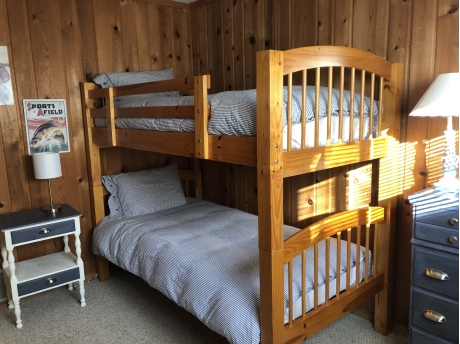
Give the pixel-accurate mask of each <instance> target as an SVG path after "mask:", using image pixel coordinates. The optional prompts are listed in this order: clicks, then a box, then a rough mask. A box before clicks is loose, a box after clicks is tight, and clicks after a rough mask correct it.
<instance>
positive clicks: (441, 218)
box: [415, 210, 458, 230]
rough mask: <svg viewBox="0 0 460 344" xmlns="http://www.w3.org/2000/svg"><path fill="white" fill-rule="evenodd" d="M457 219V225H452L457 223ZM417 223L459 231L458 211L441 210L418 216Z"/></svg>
mask: <svg viewBox="0 0 460 344" xmlns="http://www.w3.org/2000/svg"><path fill="white" fill-rule="evenodd" d="M455 219H456V220H457V221H456V223H452V222H455V221H454V220H455ZM451 220H452V222H451ZM415 221H417V222H423V223H426V224H430V225H435V226H441V227H447V228H452V229H456V230H458V211H452V210H439V211H430V212H428V213H425V214H421V215H420V214H416V216H415Z"/></svg>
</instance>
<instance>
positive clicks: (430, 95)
mask: <svg viewBox="0 0 460 344" xmlns="http://www.w3.org/2000/svg"><path fill="white" fill-rule="evenodd" d="M459 97H460V74H459V73H446V74H439V75H438V76H437V77H436V79H434V81H433V83H432V84H431V85H430V87H429V88H428V90H427V91H426V92H425V94H424V95H423V97H422V98H421V99H420V100H419V102H418V103H417V105H415V107H414V109H413V110H412V112H411V113H410V114H409V116H424V117H435V116H436V117H449V116H456V117H458V116H459V112H460V107H459V106H458V101H459Z"/></svg>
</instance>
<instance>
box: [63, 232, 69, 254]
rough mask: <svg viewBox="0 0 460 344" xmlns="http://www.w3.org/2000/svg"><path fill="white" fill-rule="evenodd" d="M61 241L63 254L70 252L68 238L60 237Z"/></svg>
mask: <svg viewBox="0 0 460 344" xmlns="http://www.w3.org/2000/svg"><path fill="white" fill-rule="evenodd" d="M62 241H64V252H70V247H69V236H68V235H64V236H63V237H62Z"/></svg>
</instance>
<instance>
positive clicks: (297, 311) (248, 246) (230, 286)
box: [93, 165, 384, 343]
mask: <svg viewBox="0 0 460 344" xmlns="http://www.w3.org/2000/svg"><path fill="white" fill-rule="evenodd" d="M102 180H103V183H104V185H105V187H106V188H107V189H108V191H109V192H110V197H109V204H108V205H109V208H110V211H111V212H110V214H109V216H107V217H106V218H104V220H102V221H101V222H100V224H99V225H98V226H97V227H96V229H95V231H94V246H93V250H94V253H95V254H97V255H100V256H103V257H105V258H106V259H108V260H109V261H111V262H112V263H114V264H116V265H117V266H119V267H121V268H123V269H125V270H127V271H130V272H131V273H134V274H135V275H138V276H140V277H141V278H143V279H144V280H145V281H146V282H148V283H149V284H150V285H151V286H152V287H154V288H155V289H157V290H159V291H161V292H162V293H163V294H165V295H166V296H167V297H168V298H170V299H171V300H173V301H175V302H176V303H177V304H179V305H180V306H182V307H183V308H185V309H186V310H188V311H189V312H191V313H192V314H194V315H195V316H196V317H197V318H198V319H200V320H201V321H202V322H203V323H204V324H205V325H207V326H208V327H209V328H210V329H212V330H214V331H216V332H217V333H219V334H221V335H223V336H224V337H226V338H227V340H228V341H229V342H230V343H259V342H260V340H261V333H260V317H261V315H260V294H261V292H263V291H264V288H266V286H265V285H261V284H260V268H259V249H258V241H259V238H258V218H257V216H255V215H252V214H248V213H245V212H242V211H239V210H236V209H232V208H228V207H224V206H221V205H217V204H214V203H210V202H207V201H204V200H200V199H196V198H185V196H184V195H183V192H182V190H181V184H180V180H179V175H178V173H177V168H176V167H175V166H174V165H170V166H166V167H163V168H160V169H153V170H146V171H139V172H131V173H123V174H118V175H113V176H104V177H103V178H102ZM383 219H384V211H383V208H380V207H371V208H363V209H358V210H352V211H347V212H343V213H339V214H336V215H332V216H330V217H328V218H325V219H323V220H322V221H321V222H318V223H316V224H313V225H311V226H308V227H306V228H304V229H298V228H295V227H291V226H284V247H283V255H284V261H285V266H284V274H283V275H282V276H279V278H281V279H282V280H283V285H284V299H283V300H278V301H279V303H280V304H279V305H277V306H276V307H275V305H272V306H273V307H275V308H277V307H278V306H279V307H282V308H283V318H284V328H285V335H284V338H285V340H284V342H292V343H295V342H300V341H302V340H304V339H305V338H306V337H308V336H310V335H312V334H314V333H316V332H317V331H319V330H320V329H321V328H322V327H321V326H323V327H324V324H325V323H327V322H328V321H330V319H334V320H335V319H336V318H337V317H338V316H340V315H343V314H346V313H347V312H349V311H351V310H352V309H353V308H355V307H357V306H358V305H359V304H360V303H362V302H363V301H365V300H367V299H368V298H370V297H372V296H373V295H375V294H376V293H377V292H379V291H381V290H382V289H383V274H382V273H377V271H376V269H375V266H376V265H375V264H376V260H377V259H379V257H378V254H379V252H376V251H375V247H374V245H373V238H375V237H376V236H375V235H372V234H373V233H372V232H374V231H375V230H376V226H374V225H371V224H373V223H377V222H381V221H383ZM374 227H375V228H374ZM371 229H373V231H371ZM374 234H375V233H374ZM357 252H359V254H358V255H357V254H356V253H357ZM357 256H358V257H359V258H358V259H357V258H356V257H357ZM338 257H340V258H339V259H338ZM326 272H327V273H326ZM357 272H359V273H358V274H357ZM357 277H358V281H356V278H357ZM325 295H328V297H327V298H326V297H325Z"/></svg>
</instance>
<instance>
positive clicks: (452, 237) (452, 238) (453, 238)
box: [449, 235, 458, 244]
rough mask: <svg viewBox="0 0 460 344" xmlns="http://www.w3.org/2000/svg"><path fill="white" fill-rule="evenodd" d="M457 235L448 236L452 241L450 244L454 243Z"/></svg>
mask: <svg viewBox="0 0 460 344" xmlns="http://www.w3.org/2000/svg"><path fill="white" fill-rule="evenodd" d="M457 240H458V239H457V237H456V236H454V235H452V236H451V237H449V241H450V242H451V243H452V244H455V243H456V242H457Z"/></svg>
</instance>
